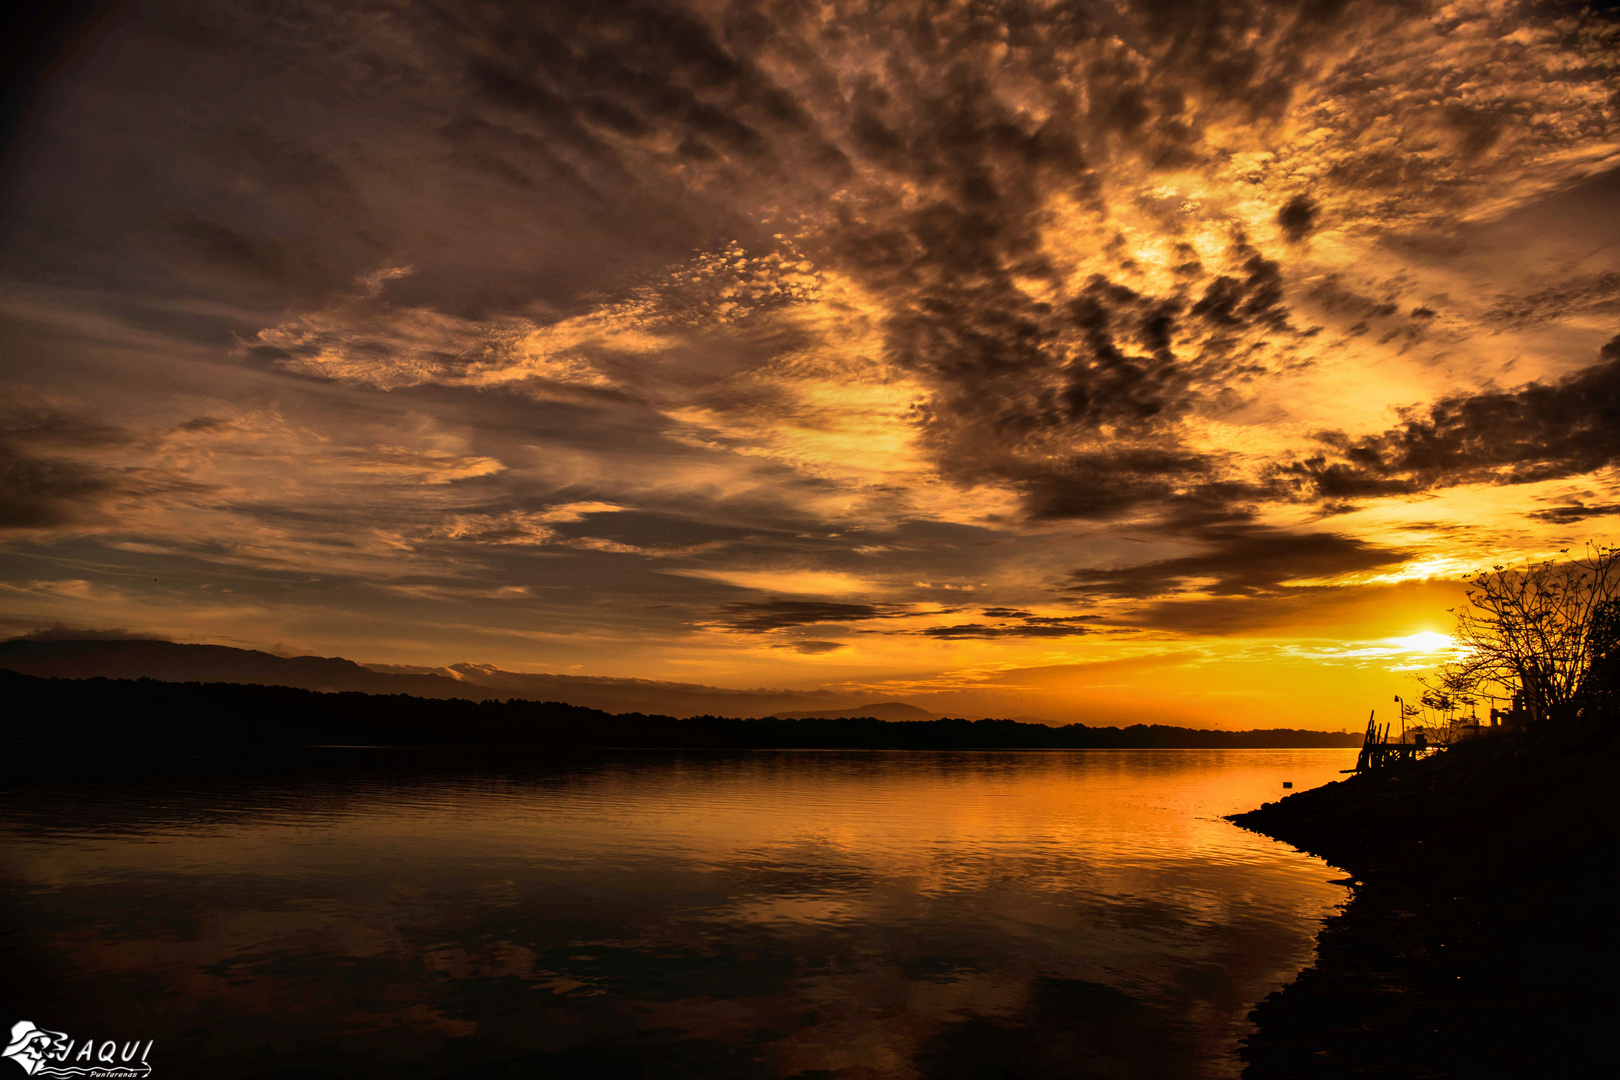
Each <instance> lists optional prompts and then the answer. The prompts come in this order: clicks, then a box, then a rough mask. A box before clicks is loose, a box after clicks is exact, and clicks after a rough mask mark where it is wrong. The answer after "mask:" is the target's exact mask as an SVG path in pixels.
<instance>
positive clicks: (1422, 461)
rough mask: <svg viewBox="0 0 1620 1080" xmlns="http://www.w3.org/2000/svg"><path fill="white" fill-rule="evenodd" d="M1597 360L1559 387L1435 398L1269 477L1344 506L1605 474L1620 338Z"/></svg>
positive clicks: (1614, 442)
mask: <svg viewBox="0 0 1620 1080" xmlns="http://www.w3.org/2000/svg"><path fill="white" fill-rule="evenodd" d="M1601 356H1602V357H1603V362H1602V363H1599V364H1595V365H1593V366H1592V367H1589V368H1585V369H1583V370H1581V371H1578V372H1576V373H1574V374H1572V375H1569V376H1567V377H1565V378H1563V379H1560V380H1558V381H1556V382H1551V383H1542V382H1535V383H1530V384H1529V385H1527V386H1521V387H1519V388H1517V389H1514V390H1499V391H1487V392H1485V393H1479V394H1466V395H1455V396H1451V397H1445V398H1441V399H1440V400H1439V401H1437V402H1435V403H1434V404H1433V405H1430V406H1428V407H1427V408H1425V409H1413V410H1411V411H1410V412H1409V414H1408V419H1407V420H1406V422H1405V423H1403V424H1402V425H1401V426H1400V427H1397V428H1392V429H1390V430H1389V431H1386V432H1383V433H1382V434H1379V435H1369V436H1364V437H1362V438H1359V439H1352V438H1350V437H1349V436H1347V435H1345V434H1343V433H1342V432H1328V433H1325V434H1323V435H1321V436H1319V438H1320V439H1321V441H1322V443H1323V444H1324V446H1325V447H1326V449H1325V450H1324V452H1322V453H1320V454H1316V455H1313V456H1311V457H1309V458H1305V459H1304V460H1301V461H1295V462H1290V463H1288V464H1285V465H1281V466H1278V467H1277V469H1276V470H1275V476H1276V477H1277V479H1278V480H1279V481H1280V482H1282V483H1284V484H1288V485H1292V486H1293V487H1294V489H1295V490H1296V491H1300V492H1302V493H1305V494H1307V495H1312V496H1315V497H1321V498H1326V499H1345V498H1358V497H1365V496H1375V495H1398V494H1410V493H1413V492H1419V491H1425V490H1428V489H1430V488H1435V487H1448V486H1452V485H1456V484H1467V483H1480V482H1488V483H1498V484H1523V483H1532V482H1535V481H1538V480H1548V479H1553V478H1556V477H1562V476H1572V475H1577V474H1581V473H1588V472H1592V471H1594V470H1596V469H1601V468H1604V467H1605V466H1607V465H1610V464H1612V463H1613V462H1614V461H1615V460H1617V458H1620V336H1616V337H1615V338H1614V340H1612V341H1610V342H1609V343H1608V344H1607V345H1604V346H1603V348H1602V350H1601Z"/></svg>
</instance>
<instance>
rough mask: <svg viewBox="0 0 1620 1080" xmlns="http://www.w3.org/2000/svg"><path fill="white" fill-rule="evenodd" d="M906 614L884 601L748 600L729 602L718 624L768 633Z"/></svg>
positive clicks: (741, 629)
mask: <svg viewBox="0 0 1620 1080" xmlns="http://www.w3.org/2000/svg"><path fill="white" fill-rule="evenodd" d="M903 614H906V612H902V611H898V610H896V609H895V608H893V607H890V606H886V605H881V604H838V603H832V602H830V601H825V600H757V601H756V600H744V601H738V602H737V603H733V604H727V605H726V606H725V607H724V608H723V609H722V612H721V615H720V617H719V619H718V620H717V622H716V625H718V626H721V627H723V628H724V629H727V630H735V631H738V632H742V633H753V634H759V633H766V632H769V631H771V630H786V629H789V628H791V627H795V626H817V625H821V624H823V623H841V622H865V621H866V620H868V619H892V618H895V617H897V616H900V615H903Z"/></svg>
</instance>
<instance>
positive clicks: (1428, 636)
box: [1395, 630, 1457, 653]
mask: <svg viewBox="0 0 1620 1080" xmlns="http://www.w3.org/2000/svg"><path fill="white" fill-rule="evenodd" d="M1395 642H1396V644H1398V645H1400V646H1401V647H1402V648H1404V649H1406V650H1407V651H1408V652H1421V653H1436V652H1445V651H1446V650H1448V649H1450V648H1452V647H1454V646H1455V645H1456V644H1457V639H1456V638H1454V637H1452V636H1451V635H1450V634H1438V633H1435V632H1434V631H1433V630H1424V631H1423V632H1422V633H1417V634H1409V635H1408V636H1406V637H1399V638H1396V639H1395Z"/></svg>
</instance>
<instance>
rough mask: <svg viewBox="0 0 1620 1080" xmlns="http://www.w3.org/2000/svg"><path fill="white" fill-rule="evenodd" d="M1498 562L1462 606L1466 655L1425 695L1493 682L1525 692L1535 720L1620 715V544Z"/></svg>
mask: <svg viewBox="0 0 1620 1080" xmlns="http://www.w3.org/2000/svg"><path fill="white" fill-rule="evenodd" d="M1562 554H1564V555H1565V556H1566V557H1565V558H1560V559H1549V560H1547V561H1545V562H1540V563H1533V564H1531V565H1530V566H1528V567H1525V568H1524V569H1509V568H1507V567H1504V566H1495V567H1493V568H1492V569H1491V570H1490V571H1489V572H1487V573H1482V574H1478V575H1476V576H1475V577H1473V578H1471V579H1470V580H1469V583H1468V584H1469V589H1468V606H1467V607H1465V608H1463V609H1461V610H1457V611H1455V614H1456V616H1457V628H1456V631H1455V637H1456V638H1457V642H1458V645H1459V646H1460V648H1459V653H1458V657H1457V659H1456V660H1455V661H1453V662H1452V663H1449V664H1447V665H1445V666H1444V667H1442V668H1441V669H1440V670H1439V672H1437V673H1436V675H1435V676H1434V677H1433V678H1431V679H1427V680H1424V686H1425V688H1426V690H1427V693H1426V695H1425V704H1428V703H1429V701H1430V700H1431V699H1432V700H1434V701H1436V702H1438V701H1442V700H1444V701H1446V702H1447V703H1450V702H1461V701H1467V700H1468V699H1470V698H1473V697H1476V696H1478V695H1480V694H1484V693H1489V692H1490V691H1491V689H1492V688H1496V689H1499V690H1501V691H1505V693H1506V694H1507V695H1512V696H1517V697H1518V698H1519V699H1520V700H1521V701H1522V703H1523V705H1524V709H1525V711H1526V712H1527V714H1528V718H1529V721H1530V722H1531V723H1537V724H1539V723H1546V722H1548V721H1562V720H1571V719H1574V718H1575V717H1577V716H1582V715H1592V716H1595V715H1599V714H1603V715H1607V716H1610V717H1613V716H1614V705H1615V695H1616V686H1615V679H1616V675H1617V674H1620V548H1615V547H1609V546H1606V545H1600V544H1588V545H1587V546H1586V548H1585V550H1584V551H1583V552H1582V553H1581V554H1579V555H1568V553H1567V552H1564V553H1562Z"/></svg>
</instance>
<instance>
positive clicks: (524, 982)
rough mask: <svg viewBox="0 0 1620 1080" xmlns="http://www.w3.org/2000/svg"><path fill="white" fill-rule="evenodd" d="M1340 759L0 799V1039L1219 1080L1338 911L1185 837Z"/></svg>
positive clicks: (599, 769) (1099, 756)
mask: <svg viewBox="0 0 1620 1080" xmlns="http://www.w3.org/2000/svg"><path fill="white" fill-rule="evenodd" d="M1354 756H1355V751H1353V750H1270V751H1254V750H1237V751H1078V752H1042V753H955V752H909V753H908V752H894V753H886V752H851V753H814V752H804V753H794V752H775V753H748V752H739V753H725V754H682V755H670V754H663V755H640V754H632V753H612V754H606V753H604V754H581V755H571V756H568V757H565V758H558V757H555V756H542V755H535V756H532V757H529V758H517V759H513V758H512V757H500V756H493V755H487V756H461V757H455V758H451V759H449V760H445V759H444V758H442V757H439V758H434V759H428V758H425V757H423V756H421V755H417V754H412V753H406V752H399V751H364V750H354V751H326V752H315V753H312V754H311V755H309V756H308V758H306V759H303V760H300V761H299V762H297V763H294V764H288V765H286V767H283V768H280V769H276V770H263V771H261V772H260V773H259V774H258V775H253V776H241V775H238V776H234V777H209V776H204V775H199V774H192V775H184V774H178V775H171V776H168V777H161V778H152V777H149V778H147V779H146V780H144V781H142V782H133V781H125V780H120V779H116V778H104V779H101V780H95V781H90V780H75V779H56V780H32V781H26V780H19V779H15V776H16V774H15V773H13V777H14V778H13V779H12V780H10V781H9V782H8V783H7V784H6V786H5V790H4V793H3V794H4V796H5V804H4V808H3V810H0V843H3V852H4V854H3V855H0V875H3V878H0V917H3V922H0V931H3V934H4V944H5V952H4V955H3V956H0V967H3V969H4V971H3V975H0V978H3V980H4V987H5V997H4V1011H5V1015H4V1016H3V1017H0V1020H3V1021H4V1023H5V1025H6V1026H7V1028H8V1029H9V1026H10V1024H11V1023H12V1022H13V1021H15V1020H18V1019H27V1020H31V1021H33V1022H35V1023H37V1024H38V1025H39V1026H40V1027H42V1028H47V1029H54V1030H59V1031H65V1032H68V1033H69V1034H74V1033H80V1034H82V1035H86V1036H89V1035H95V1036H97V1037H100V1036H102V1035H105V1037H107V1038H117V1039H143V1040H145V1039H152V1040H155V1046H154V1049H153V1051H152V1055H151V1062H152V1066H153V1072H152V1075H153V1077H154V1078H162V1077H181V1076H186V1077H192V1076H195V1077H204V1076H206V1077H213V1078H235V1077H248V1076H280V1075H303V1076H389V1077H416V1076H423V1077H427V1076H435V1077H443V1076H460V1075H466V1076H525V1077H546V1076H556V1077H563V1076H569V1077H603V1076H606V1077H613V1076H626V1075H628V1076H636V1075H646V1076H653V1077H671V1078H675V1077H679V1078H685V1077H707V1076H712V1077H739V1078H749V1077H795V1076H797V1077H805V1078H809V1077H828V1076H839V1077H991V1076H994V1077H1068V1078H1073V1077H1110V1078H1136V1077H1144V1078H1146V1077H1164V1078H1177V1080H1183V1078H1185V1080H1192V1078H1199V1077H1230V1076H1236V1075H1237V1072H1238V1071H1239V1068H1240V1066H1239V1063H1238V1059H1237V1056H1236V1047H1237V1041H1238V1039H1239V1038H1240V1037H1241V1036H1242V1034H1243V1033H1244V1032H1246V1031H1247V1030H1248V1026H1247V1023H1246V1021H1245V1019H1244V1018H1245V1016H1246V1014H1247V1013H1248V1011H1249V1009H1250V1008H1252V1007H1253V1005H1254V1003H1255V1002H1257V1001H1258V1000H1259V999H1260V998H1262V997H1264V996H1265V995H1266V994H1267V993H1268V992H1270V991H1271V990H1273V989H1276V988H1277V987H1278V986H1280V985H1282V984H1283V983H1285V982H1287V981H1288V980H1289V979H1291V978H1292V976H1293V974H1294V973H1295V972H1296V971H1297V970H1298V969H1299V968H1301V967H1302V966H1304V965H1305V964H1307V963H1308V962H1309V960H1310V956H1311V948H1312V941H1313V938H1314V935H1315V933H1316V931H1317V929H1318V926H1319V923H1320V920H1321V918H1322V917H1323V916H1324V915H1326V914H1327V913H1329V912H1330V911H1331V910H1332V908H1333V907H1334V906H1335V905H1336V904H1337V903H1339V902H1340V901H1342V899H1343V897H1344V889H1343V888H1342V887H1340V886H1338V885H1335V884H1331V883H1330V882H1331V881H1332V879H1334V878H1335V877H1337V876H1338V875H1337V874H1336V873H1335V872H1334V871H1332V870H1331V869H1330V868H1329V867H1327V866H1326V865H1325V864H1324V863H1322V862H1321V861H1319V860H1317V859H1313V858H1310V857H1307V856H1304V855H1300V854H1299V853H1297V852H1295V851H1293V850H1292V849H1290V848H1287V847H1285V846H1283V845H1281V844H1277V843H1274V842H1272V841H1269V840H1265V839H1263V838H1261V837H1258V836H1255V835H1253V834H1251V833H1247V832H1244V831H1242V830H1240V829H1238V828H1236V827H1235V826H1233V825H1231V824H1229V823H1227V822H1224V821H1221V820H1219V816H1220V815H1222V814H1225V813H1230V812H1233V811H1238V810H1243V809H1248V808H1250V807H1253V806H1256V805H1258V804H1259V803H1261V802H1262V801H1265V800H1269V799H1275V798H1277V797H1279V796H1280V795H1281V794H1282V792H1281V784H1282V782H1283V781H1284V780H1291V781H1293V782H1294V784H1295V787H1296V789H1297V788H1305V787H1310V786H1315V785H1317V784H1320V783H1323V782H1325V781H1327V780H1329V779H1333V778H1336V773H1337V770H1339V769H1341V768H1343V767H1345V766H1346V765H1347V764H1348V763H1349V762H1350V761H1352V760H1353V759H1354ZM8 1068H9V1067H8ZM17 1075H19V1076H21V1075H22V1074H21V1073H18V1074H17Z"/></svg>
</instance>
